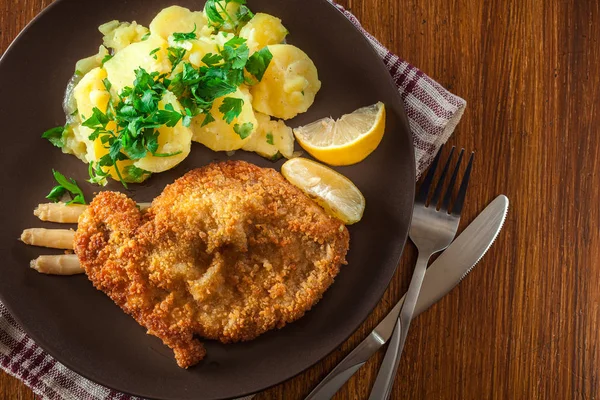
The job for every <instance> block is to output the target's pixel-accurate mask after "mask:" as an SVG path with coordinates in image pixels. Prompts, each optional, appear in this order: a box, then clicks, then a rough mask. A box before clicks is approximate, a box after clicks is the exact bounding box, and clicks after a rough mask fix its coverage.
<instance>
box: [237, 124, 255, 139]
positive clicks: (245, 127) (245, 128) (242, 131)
mask: <svg viewBox="0 0 600 400" xmlns="http://www.w3.org/2000/svg"><path fill="white" fill-rule="evenodd" d="M252 129H254V125H252V122H244V123H243V124H242V125H240V124H235V125H234V126H233V131H234V132H235V133H237V134H238V135H239V136H240V138H242V139H246V138H247V137H248V136H250V134H251V133H252Z"/></svg>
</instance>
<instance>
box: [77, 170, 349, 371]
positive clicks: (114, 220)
mask: <svg viewBox="0 0 600 400" xmlns="http://www.w3.org/2000/svg"><path fill="white" fill-rule="evenodd" d="M348 245H349V234H348V230H347V229H346V227H345V226H344V225H343V224H342V223H341V222H340V221H338V220H337V219H335V218H332V217H330V216H328V215H327V214H326V213H325V211H323V209H321V208H320V207H319V206H318V205H316V204H315V203H314V202H313V201H312V200H311V199H310V198H308V197H307V196H306V195H305V194H303V193H302V192H301V191H300V190H299V189H297V188H296V187H294V186H292V185H291V184H289V183H288V182H287V181H286V180H285V179H284V178H283V177H282V176H281V175H280V174H279V173H278V172H276V171H274V170H272V169H267V168H259V167H257V166H254V165H252V164H249V163H246V162H242V161H229V162H222V163H215V164H211V165H208V166H206V167H203V168H199V169H196V170H193V171H190V172H189V173H187V174H186V175H184V176H183V177H181V178H180V179H177V180H176V181H175V182H174V183H173V184H171V185H169V186H167V187H166V188H165V190H164V191H163V193H162V194H161V195H160V196H158V197H157V198H156V199H155V200H154V202H153V203H152V206H151V207H150V208H149V209H148V210H147V211H145V212H140V211H139V210H138V208H137V207H136V204H135V203H134V202H133V200H131V199H129V198H128V197H127V196H125V195H123V194H120V193H115V192H102V193H100V194H98V195H97V196H96V198H95V199H94V201H92V203H91V204H90V206H89V207H88V208H87V210H86V211H85V212H84V213H83V215H82V216H81V217H80V219H79V227H78V229H77V233H76V235H75V252H76V254H77V256H78V257H79V260H80V262H81V265H82V266H83V268H84V269H85V271H86V274H87V276H88V277H89V279H90V280H91V281H92V282H93V284H94V286H95V287H96V288H98V289H99V290H102V291H103V292H105V293H106V294H107V295H108V296H109V297H110V298H111V299H112V300H113V301H114V302H115V303H117V304H118V305H119V306H120V307H121V308H122V309H123V310H124V311H125V312H126V313H128V314H130V315H131V316H133V317H134V318H135V320H136V321H137V322H138V323H139V324H141V325H143V326H144V327H146V328H147V329H148V333H149V334H151V335H155V336H157V337H159V338H160V339H162V341H163V342H164V343H165V344H166V345H167V346H169V347H171V348H172V349H173V351H174V352H175V358H176V360H177V363H178V365H179V366H180V367H182V368H187V367H189V366H192V365H194V364H196V363H198V362H199V361H200V360H201V359H202V358H203V357H204V355H205V350H204V347H203V346H202V344H201V343H200V341H199V340H198V339H197V338H196V336H199V337H203V338H207V339H216V340H220V341H221V342H223V343H229V342H235V341H242V340H250V339H253V338H255V337H257V336H258V335H260V334H262V333H264V332H266V331H268V330H270V329H273V328H281V327H283V326H284V325H285V324H286V323H288V322H292V321H295V320H297V319H298V318H300V317H302V316H303V315H304V313H305V312H306V311H307V310H309V309H310V308H311V307H312V306H313V305H314V304H316V303H317V302H318V301H319V299H320V298H321V296H322V295H323V293H324V292H325V290H327V288H328V287H329V286H330V285H331V284H332V282H333V279H334V278H335V276H336V275H337V273H338V272H339V268H340V266H341V265H342V264H345V255H346V252H347V250H348Z"/></svg>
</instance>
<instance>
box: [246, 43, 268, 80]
mask: <svg viewBox="0 0 600 400" xmlns="http://www.w3.org/2000/svg"><path fill="white" fill-rule="evenodd" d="M272 59H273V54H272V53H271V51H270V50H269V48H268V47H263V48H262V49H260V50H259V51H257V52H255V53H254V54H252V55H251V56H250V58H248V62H247V63H246V70H247V71H248V72H250V73H251V74H252V75H254V76H255V77H256V79H258V81H259V82H260V81H261V80H262V78H263V76H264V75H265V71H266V70H267V68H269V64H270V63H271V60H272Z"/></svg>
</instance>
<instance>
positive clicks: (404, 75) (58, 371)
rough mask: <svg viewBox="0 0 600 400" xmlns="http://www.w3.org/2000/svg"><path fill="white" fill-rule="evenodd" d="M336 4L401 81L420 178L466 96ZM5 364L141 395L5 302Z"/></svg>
mask: <svg viewBox="0 0 600 400" xmlns="http://www.w3.org/2000/svg"><path fill="white" fill-rule="evenodd" d="M336 7H337V8H338V9H339V10H340V11H341V12H342V13H343V14H344V15H345V16H346V17H347V18H348V19H349V20H350V21H351V22H352V23H353V24H354V25H356V27H358V29H360V31H361V32H362V33H363V34H364V35H365V36H366V37H367V38H368V39H369V41H370V42H371V44H372V45H373V47H374V48H375V50H377V53H378V54H379V56H380V57H381V59H382V60H383V62H384V63H385V65H386V67H387V68H388V70H389V71H390V74H391V75H392V77H393V79H394V81H395V83H396V86H397V88H398V92H399V93H400V96H401V97H402V100H403V101H404V109H405V110H406V114H407V116H408V119H409V121H410V128H411V131H412V135H413V140H414V146H415V159H416V164H417V165H416V167H417V178H418V177H419V176H420V174H421V173H422V172H423V171H424V170H425V169H426V168H427V166H429V164H430V163H431V161H432V159H433V157H435V155H436V154H437V151H438V149H439V148H440V146H441V145H442V144H444V143H445V142H446V141H447V140H448V138H449V137H450V135H452V132H454V128H455V127H456V125H457V124H458V122H459V121H460V118H461V117H462V114H463V112H464V110H465V107H466V102H465V100H463V99H461V98H460V97H458V96H455V95H453V94H452V93H450V92H448V91H447V90H446V89H444V88H443V87H442V86H440V85H439V84H438V83H437V82H435V81H434V80H433V79H431V78H430V77H428V76H427V75H425V74H424V73H423V72H422V71H420V70H419V69H417V68H415V67H413V66H412V65H410V64H409V63H407V62H406V61H404V60H402V59H401V58H399V57H398V56H397V55H395V54H392V53H391V52H390V51H389V50H388V49H386V48H385V47H384V46H383V45H382V44H381V43H379V41H378V40H377V39H375V38H374V37H373V36H371V34H369V33H368V32H367V31H365V30H364V29H363V27H362V26H361V25H360V22H359V21H358V20H357V19H356V17H355V16H354V15H352V13H350V12H349V11H347V10H345V9H344V8H343V7H341V6H339V5H336ZM0 367H1V368H2V369H3V370H4V371H6V372H7V373H9V374H11V375H13V376H15V377H17V378H19V379H20V380H22V381H23V382H24V383H25V384H26V385H27V386H29V387H30V388H31V389H32V390H33V391H34V392H35V393H36V394H37V395H39V396H40V397H41V398H42V399H51V400H118V399H121V400H123V399H128V400H130V399H131V400H134V399H137V398H136V397H133V396H129V395H126V394H124V393H119V392H116V391H114V390H111V389H108V388H106V387H104V386H100V385H98V384H96V383H93V382H92V381H90V380H88V379H86V378H84V377H82V376H81V375H78V374H77V373H75V372H73V371H71V370H69V369H68V368H67V367H65V366H64V365H62V364H61V363H59V362H58V361H56V360H55V359H54V358H52V357H51V356H50V355H48V354H47V353H46V352H45V351H44V350H42V348H40V347H39V346H38V345H36V344H35V342H34V341H33V340H31V339H30V338H29V337H28V336H27V335H26V334H25V333H24V332H23V330H22V329H21V328H20V327H19V325H18V324H17V323H16V321H15V320H14V319H13V317H12V316H11V315H10V314H9V313H8V311H7V309H6V308H5V307H4V305H2V304H1V303H0Z"/></svg>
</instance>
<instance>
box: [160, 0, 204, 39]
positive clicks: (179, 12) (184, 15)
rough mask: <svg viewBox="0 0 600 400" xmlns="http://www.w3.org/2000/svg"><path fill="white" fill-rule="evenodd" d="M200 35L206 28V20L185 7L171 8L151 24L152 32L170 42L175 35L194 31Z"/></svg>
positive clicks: (161, 13) (201, 14) (197, 12)
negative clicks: (170, 38)
mask: <svg viewBox="0 0 600 400" xmlns="http://www.w3.org/2000/svg"><path fill="white" fill-rule="evenodd" d="M194 26H195V27H196V33H197V34H200V32H201V31H202V30H203V28H204V27H205V26H206V18H205V17H204V14H203V13H202V12H199V11H190V10H189V9H187V8H185V7H180V6H171V7H167V8H165V9H164V10H162V11H161V12H159V13H158V14H157V15H156V17H154V19H153V20H152V22H151V23H150V32H152V33H153V34H154V35H157V36H160V37H162V38H163V39H165V40H168V39H169V37H170V36H171V35H172V34H173V33H188V32H192V31H193V30H194Z"/></svg>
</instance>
